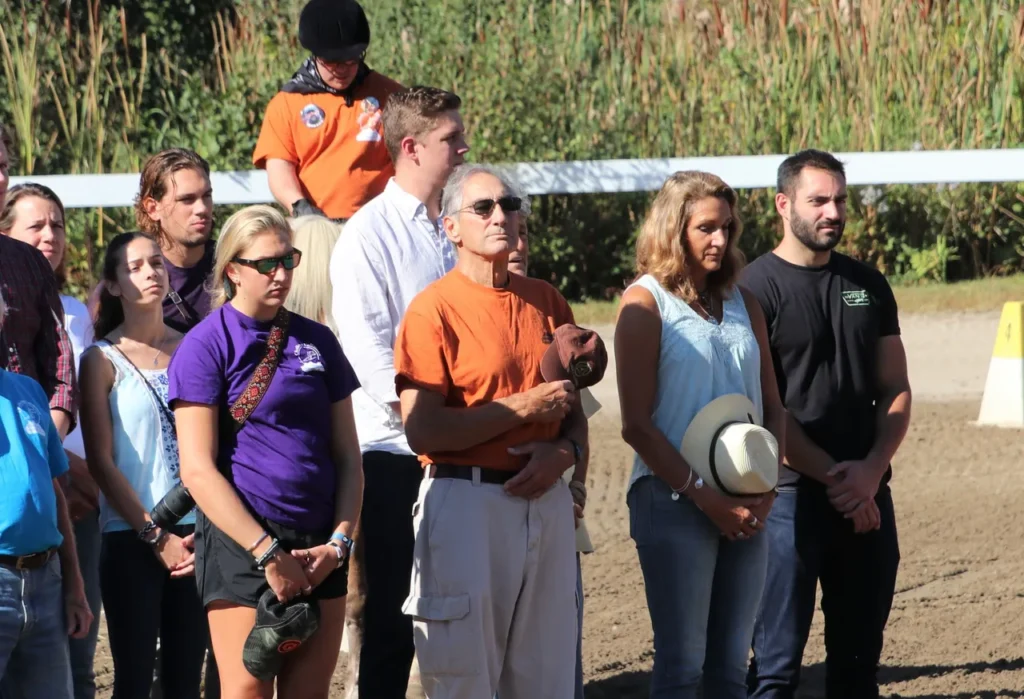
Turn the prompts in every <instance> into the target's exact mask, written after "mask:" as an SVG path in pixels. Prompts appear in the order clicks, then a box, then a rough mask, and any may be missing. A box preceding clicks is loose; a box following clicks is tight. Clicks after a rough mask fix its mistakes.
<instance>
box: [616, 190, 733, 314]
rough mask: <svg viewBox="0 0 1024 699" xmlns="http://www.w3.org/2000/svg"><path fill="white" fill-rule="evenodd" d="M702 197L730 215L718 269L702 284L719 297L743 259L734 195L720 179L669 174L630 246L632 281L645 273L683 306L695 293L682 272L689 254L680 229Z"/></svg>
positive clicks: (725, 289) (689, 281) (684, 233)
mask: <svg viewBox="0 0 1024 699" xmlns="http://www.w3.org/2000/svg"><path fill="white" fill-rule="evenodd" d="M707 197H718V198H720V199H722V200H724V201H725V202H726V203H727V204H728V205H729V210H730V212H731V213H732V224H731V225H730V227H729V240H728V242H727V243H726V246H725V255H724V256H723V258H722V266H721V267H720V268H719V269H718V270H717V271H715V272H712V273H711V274H709V275H708V285H707V287H708V290H709V291H715V292H719V293H722V295H725V292H727V291H728V289H729V288H730V287H731V286H732V285H733V283H734V282H735V281H736V278H737V276H738V275H739V273H740V270H741V269H742V268H743V264H744V262H745V260H744V258H743V253H742V252H740V249H739V238H740V233H741V232H742V230H743V224H742V222H741V221H740V218H739V212H738V211H737V210H736V209H737V207H736V204H737V198H736V192H735V191H734V190H733V189H732V187H730V186H729V185H727V184H726V183H725V182H724V181H723V180H722V179H721V178H719V177H717V176H716V175H712V174H711V173H708V172H699V171H696V170H686V171H682V172H677V173H675V174H673V175H672V176H671V177H669V178H668V180H666V182H665V184H664V185H662V187H661V191H659V192H658V195H657V196H656V197H655V198H654V203H653V204H651V210H650V211H649V212H648V214H647V218H646V220H644V223H643V226H642V227H641V229H640V235H639V236H638V237H637V241H636V271H637V276H641V275H644V274H650V275H651V276H652V277H654V278H655V279H657V280H658V283H659V284H661V285H662V286H663V287H664V288H665V289H667V290H668V291H670V292H672V293H673V294H675V295H676V296H678V297H680V298H681V299H683V300H684V301H686V302H687V303H691V302H693V301H694V300H696V298H697V289H696V288H695V287H694V285H693V279H692V276H691V274H690V271H689V269H688V262H689V260H688V257H689V255H690V252H689V250H688V249H687V245H686V242H685V240H686V227H687V226H688V225H689V223H690V216H692V215H693V206H694V204H696V203H697V202H698V201H700V200H701V199H705V198H707Z"/></svg>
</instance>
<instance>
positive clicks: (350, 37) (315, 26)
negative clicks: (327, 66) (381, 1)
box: [299, 0, 370, 62]
mask: <svg viewBox="0 0 1024 699" xmlns="http://www.w3.org/2000/svg"><path fill="white" fill-rule="evenodd" d="M299 43H300V44H302V46H303V47H304V48H305V49H306V50H307V51H309V52H310V53H311V54H313V55H314V56H316V57H317V58H319V59H321V60H324V61H332V62H333V61H354V60H356V59H357V58H359V57H360V56H362V55H363V53H364V52H365V51H366V47H367V46H369V45H370V23H369V22H368V21H367V20H366V13H365V12H363V8H362V7H360V5H359V3H357V2H356V1H355V0H309V2H308V3H306V6H305V7H303V8H302V14H300V15H299Z"/></svg>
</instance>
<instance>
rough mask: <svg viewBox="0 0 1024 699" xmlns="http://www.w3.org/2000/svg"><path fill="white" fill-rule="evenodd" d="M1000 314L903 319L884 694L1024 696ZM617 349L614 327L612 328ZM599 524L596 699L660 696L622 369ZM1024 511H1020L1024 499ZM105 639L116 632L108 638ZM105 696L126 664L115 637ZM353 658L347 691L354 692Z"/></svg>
mask: <svg viewBox="0 0 1024 699" xmlns="http://www.w3.org/2000/svg"><path fill="white" fill-rule="evenodd" d="M998 320H999V318H998V314H982V315H977V314H976V315H949V316H918V317H906V318H904V319H903V334H904V342H905V345H906V347H907V352H908V357H909V362H910V376H911V382H912V386H913V389H914V392H915V404H914V416H913V421H912V426H911V429H910V433H909V434H908V436H907V438H906V441H905V442H904V445H903V447H902V449H901V450H900V452H899V453H898V455H897V456H896V459H895V461H894V471H895V476H894V479H893V482H892V488H893V492H894V496H895V500H896V508H897V517H898V526H899V532H900V546H901V551H902V563H901V567H900V573H899V578H898V583H897V595H896V601H895V604H894V607H893V611H892V615H891V618H890V622H889V627H888V631H887V636H886V645H885V651H884V655H883V665H884V667H883V669H882V671H881V681H882V684H883V695H884V696H888V697H904V698H907V699H909V698H911V697H914V698H916V699H937V698H939V697H951V698H956V699H961V698H973V697H979V698H984V699H989V698H994V697H1018V698H1019V697H1024V657H1022V653H1024V581H1022V579H1024V538H1022V537H1021V536H1019V535H1017V534H1015V533H1014V530H1013V527H1012V525H1013V522H1014V520H1015V518H1016V515H1017V514H1019V512H1020V507H1019V503H1020V502H1021V501H1022V499H1024V479H1022V478H1021V477H1020V476H1019V474H1018V469H1020V468H1021V465H1022V464H1024V439H1022V436H1024V435H1022V434H1021V433H1020V432H1019V431H1017V430H1007V429H998V428H988V427H979V426H977V425H974V424H972V423H973V421H974V419H975V418H976V417H977V413H978V407H979V404H980V398H981V393H982V390H983V388H984V383H985V376H986V372H987V369H988V361H989V357H990V355H991V351H992V343H993V341H994V338H995V333H996V328H997V325H998ZM602 334H603V335H604V336H605V338H606V341H607V342H608V344H609V346H610V345H611V339H612V338H611V328H602ZM595 394H596V397H597V398H598V400H600V401H601V402H602V403H603V404H604V405H605V408H604V409H603V410H602V411H601V413H599V414H598V415H597V416H596V417H595V418H594V419H593V422H592V428H591V430H592V435H593V450H592V451H593V454H594V457H593V458H594V460H593V463H592V466H591V469H590V477H589V483H588V488H589V490H590V501H589V503H588V510H587V515H586V516H587V522H588V526H589V528H590V531H591V536H592V538H593V540H594V543H595V546H596V548H597V551H596V552H595V553H593V554H591V555H589V556H586V557H585V558H584V564H583V574H584V588H585V593H586V609H585V622H584V641H583V643H584V645H583V648H584V669H585V673H586V677H587V688H586V694H587V697H588V699H606V698H607V699H611V698H613V697H615V698H619V697H621V698H623V699H633V698H637V699H639V698H640V697H646V696H647V683H648V680H649V673H650V669H651V663H652V644H651V625H650V619H649V617H648V613H647V608H646V605H645V602H644V594H643V579H642V577H641V574H640V568H639V565H638V563H637V558H636V551H635V548H634V546H633V543H632V541H631V540H630V539H629V536H628V518H627V510H626V505H625V486H626V479H627V477H628V474H629V468H630V464H631V457H632V454H631V451H630V450H629V448H628V447H626V445H625V444H624V443H623V442H622V441H621V439H620V438H619V422H618V406H617V401H616V391H615V381H614V371H612V370H610V371H609V374H608V375H607V377H606V378H605V380H604V381H603V382H602V384H601V385H600V386H599V387H597V389H596V390H595ZM1015 503H1017V504H1015ZM822 632H823V625H822V621H821V618H820V614H818V615H816V618H815V623H814V627H813V629H812V633H811V639H810V642H809V644H808V648H807V652H806V655H805V658H804V667H805V671H804V681H803V686H802V689H801V694H800V697H801V698H802V699H812V698H814V699H817V698H819V697H821V698H823V697H824V689H823V665H822V661H823V659H824V647H823V641H822V639H823V633H822ZM104 635H105V634H104ZM96 665H97V673H98V683H99V685H100V688H101V689H100V692H99V694H98V696H99V697H102V698H106V697H109V696H110V686H111V682H112V679H113V676H112V666H111V662H110V658H109V653H108V651H107V648H106V645H105V643H104V642H103V640H102V639H101V645H100V648H99V650H98V652H97V659H96ZM343 666H344V657H342V659H341V662H339V670H338V673H337V675H336V677H337V681H336V691H334V692H333V693H332V695H331V696H332V697H338V698H340V697H342V696H343V695H344V694H343V683H344V678H343V677H342V670H343Z"/></svg>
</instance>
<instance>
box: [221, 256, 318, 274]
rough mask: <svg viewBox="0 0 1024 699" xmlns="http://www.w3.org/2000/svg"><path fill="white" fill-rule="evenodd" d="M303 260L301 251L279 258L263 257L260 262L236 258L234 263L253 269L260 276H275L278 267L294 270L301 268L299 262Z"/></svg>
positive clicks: (233, 260)
mask: <svg viewBox="0 0 1024 699" xmlns="http://www.w3.org/2000/svg"><path fill="white" fill-rule="evenodd" d="M301 259H302V251H301V250H292V251H291V252H290V253H288V254H287V255H281V256H279V257H261V258H260V259H258V260H247V259H245V258H244V257H236V258H234V259H232V260H231V261H232V262H237V263H238V264H240V265H245V266H246V267H252V268H253V269H254V270H256V271H257V272H259V273H260V274H273V273H274V272H276V271H277V267H278V265H280V266H282V267H284V268H285V269H288V270H292V269H295V268H296V267H298V266H299V260H301Z"/></svg>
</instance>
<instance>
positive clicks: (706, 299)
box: [697, 289, 718, 325]
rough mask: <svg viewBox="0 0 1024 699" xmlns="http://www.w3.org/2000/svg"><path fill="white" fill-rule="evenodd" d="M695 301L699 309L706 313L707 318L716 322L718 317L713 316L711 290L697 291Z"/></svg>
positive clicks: (713, 299) (713, 308)
mask: <svg viewBox="0 0 1024 699" xmlns="http://www.w3.org/2000/svg"><path fill="white" fill-rule="evenodd" d="M697 303H698V304H699V305H700V307H701V310H703V311H704V313H705V314H706V315H707V317H708V318H707V319H708V320H709V321H711V322H712V323H714V324H716V325H717V324H718V319H717V318H715V313H714V310H715V298H714V296H712V295H711V292H710V291H708V290H707V289H705V290H704V291H698V292H697Z"/></svg>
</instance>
